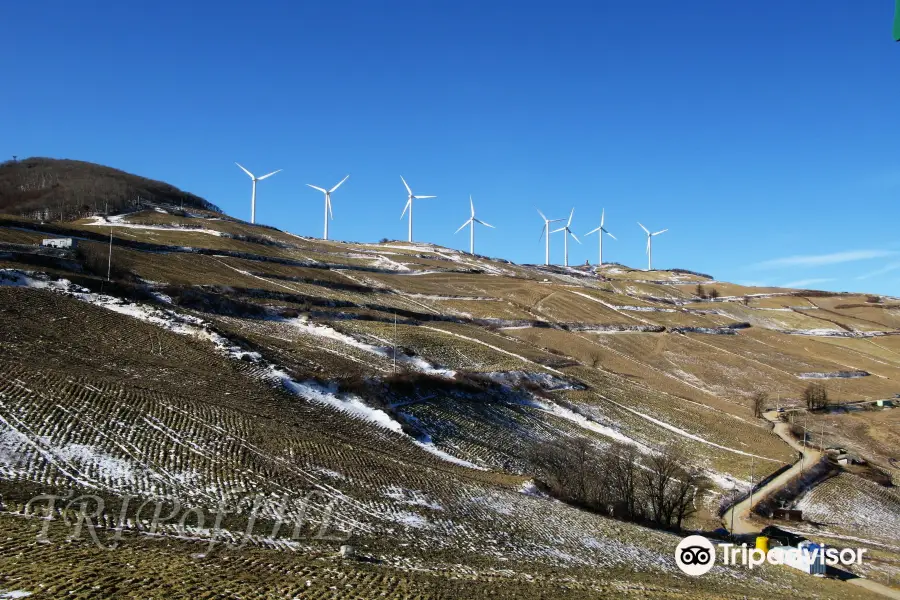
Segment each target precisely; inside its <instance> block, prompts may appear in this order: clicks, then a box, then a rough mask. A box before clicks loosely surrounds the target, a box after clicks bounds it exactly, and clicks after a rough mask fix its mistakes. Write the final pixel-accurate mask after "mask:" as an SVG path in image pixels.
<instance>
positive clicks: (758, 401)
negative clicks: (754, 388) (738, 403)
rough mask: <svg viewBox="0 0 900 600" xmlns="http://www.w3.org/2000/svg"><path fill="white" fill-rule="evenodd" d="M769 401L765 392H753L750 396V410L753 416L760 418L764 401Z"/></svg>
mask: <svg viewBox="0 0 900 600" xmlns="http://www.w3.org/2000/svg"><path fill="white" fill-rule="evenodd" d="M768 399H769V395H768V394H767V393H765V392H762V391H760V392H754V394H753V395H752V396H750V408H751V409H752V410H753V416H754V417H755V418H757V419H760V418H762V416H763V410H764V409H765V407H766V401H767V400H768Z"/></svg>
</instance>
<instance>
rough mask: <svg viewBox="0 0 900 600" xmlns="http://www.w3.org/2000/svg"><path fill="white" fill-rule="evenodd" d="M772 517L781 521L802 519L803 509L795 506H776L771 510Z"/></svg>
mask: <svg viewBox="0 0 900 600" xmlns="http://www.w3.org/2000/svg"><path fill="white" fill-rule="evenodd" d="M772 518H773V519H781V520H783V521H802V520H803V511H802V510H799V509H796V508H776V509H774V510H773V511H772Z"/></svg>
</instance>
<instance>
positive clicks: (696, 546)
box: [675, 535, 716, 577]
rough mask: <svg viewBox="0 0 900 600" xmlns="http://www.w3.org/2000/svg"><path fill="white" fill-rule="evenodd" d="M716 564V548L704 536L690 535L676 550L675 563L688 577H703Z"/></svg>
mask: <svg viewBox="0 0 900 600" xmlns="http://www.w3.org/2000/svg"><path fill="white" fill-rule="evenodd" d="M715 562H716V548H715V546H713V544H712V542H710V541H709V540H708V539H706V538H705V537H703V536H702V535H689V536H688V537H686V538H684V539H683V540H681V541H680V542H679V543H678V546H677V547H676V548H675V563H676V564H677V565H678V568H679V569H681V570H682V571H684V572H685V573H687V574H688V575H693V576H695V577H696V576H697V575H703V574H704V573H707V572H708V571H709V570H710V569H712V568H713V565H714V564H715Z"/></svg>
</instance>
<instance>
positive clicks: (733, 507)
mask: <svg viewBox="0 0 900 600" xmlns="http://www.w3.org/2000/svg"><path fill="white" fill-rule="evenodd" d="M736 491H737V483H735V482H734V481H732V482H731V541H734V510H735V508H737V507H736V506H735V501H736V500H737V495H736V494H735V492H736Z"/></svg>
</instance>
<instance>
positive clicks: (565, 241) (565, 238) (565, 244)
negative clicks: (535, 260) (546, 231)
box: [550, 208, 581, 267]
mask: <svg viewBox="0 0 900 600" xmlns="http://www.w3.org/2000/svg"><path fill="white" fill-rule="evenodd" d="M574 214H575V209H574V208H573V209H572V212H570V213H569V220H568V221H566V224H565V226H564V227H560V228H559V229H554V230H553V231H551V232H550V233H556V232H557V231H563V232H565V233H563V247H564V252H565V254H564V255H563V256H564V262H563V265H565V266H567V267H568V266H569V236H570V235H571V236H572V239H573V240H575V241H576V242H578V243H579V244H580V243H581V240H579V239H578V238H577V237H575V234H574V233H572V230H571V229H569V225H571V224H572V215H574ZM560 220H561V219H560Z"/></svg>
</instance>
